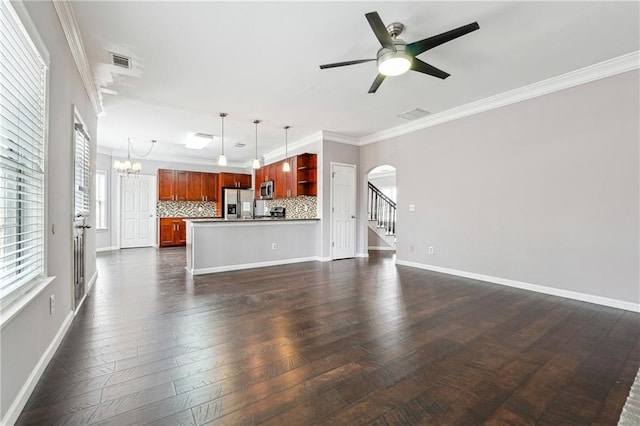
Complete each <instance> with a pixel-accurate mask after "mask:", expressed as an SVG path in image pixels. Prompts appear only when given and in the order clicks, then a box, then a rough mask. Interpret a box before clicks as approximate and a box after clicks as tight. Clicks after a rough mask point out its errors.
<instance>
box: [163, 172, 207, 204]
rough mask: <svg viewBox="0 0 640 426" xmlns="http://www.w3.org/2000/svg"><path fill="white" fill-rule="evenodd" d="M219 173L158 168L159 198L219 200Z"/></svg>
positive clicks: (166, 199) (168, 199) (167, 199)
mask: <svg viewBox="0 0 640 426" xmlns="http://www.w3.org/2000/svg"><path fill="white" fill-rule="evenodd" d="M217 195H218V174H217V173H202V172H187V171H183V170H167V169H159V170H158V200H163V201H217Z"/></svg>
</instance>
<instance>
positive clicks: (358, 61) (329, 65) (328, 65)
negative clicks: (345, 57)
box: [320, 59, 375, 70]
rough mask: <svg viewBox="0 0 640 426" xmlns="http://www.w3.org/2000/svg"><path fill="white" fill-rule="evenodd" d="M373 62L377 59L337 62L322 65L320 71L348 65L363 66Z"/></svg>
mask: <svg viewBox="0 0 640 426" xmlns="http://www.w3.org/2000/svg"><path fill="white" fill-rule="evenodd" d="M371 61H375V59H356V60H355V61H346V62H336V63H335V64H325V65H320V69H321V70H323V69H326V68H335V67H345V66H347V65H356V64H361V63H363V62H371Z"/></svg>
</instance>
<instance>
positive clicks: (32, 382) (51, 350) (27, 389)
mask: <svg viewBox="0 0 640 426" xmlns="http://www.w3.org/2000/svg"><path fill="white" fill-rule="evenodd" d="M72 321H73V312H69V314H68V315H67V317H66V318H65V319H64V321H63V322H62V325H61V326H60V329H59V330H58V333H56V335H55V337H54V338H53V340H52V341H51V343H50V344H49V347H48V348H47V350H46V351H45V352H44V354H42V357H41V358H40V361H38V364H36V366H35V368H34V369H33V371H32V372H31V374H29V377H28V378H27V381H26V382H25V383H24V385H23V386H22V389H20V392H18V395H16V398H15V399H14V400H13V403H11V406H10V407H9V409H8V410H7V413H6V414H5V416H4V418H2V420H1V421H0V424H2V425H12V424H15V422H16V421H17V420H18V417H20V413H22V409H23V408H24V406H25V405H26V404H27V401H28V400H29V397H30V396H31V393H32V392H33V389H34V388H35V387H36V385H37V384H38V380H40V377H42V373H44V370H45V368H47V365H49V362H50V361H51V359H52V358H53V355H54V354H55V353H56V351H57V350H58V347H59V346H60V343H61V342H62V339H63V338H64V336H65V335H66V334H67V331H68V330H69V327H70V326H71V322H72Z"/></svg>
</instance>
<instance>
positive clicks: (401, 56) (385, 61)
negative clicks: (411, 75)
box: [378, 49, 411, 77]
mask: <svg viewBox="0 0 640 426" xmlns="http://www.w3.org/2000/svg"><path fill="white" fill-rule="evenodd" d="M382 50H387V49H382ZM381 53H382V54H380V55H378V72H380V74H383V75H386V76H388V77H392V76H396V75H400V74H404V73H405V72H407V71H409V69H410V68H411V56H410V55H409V54H408V53H406V52H405V51H404V50H400V49H398V51H397V52H394V51H392V50H389V51H387V52H381Z"/></svg>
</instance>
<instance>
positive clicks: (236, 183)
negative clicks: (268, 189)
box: [218, 173, 251, 189]
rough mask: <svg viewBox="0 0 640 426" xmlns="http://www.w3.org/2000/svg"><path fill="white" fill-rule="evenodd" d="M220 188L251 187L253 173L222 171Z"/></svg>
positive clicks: (219, 177)
mask: <svg viewBox="0 0 640 426" xmlns="http://www.w3.org/2000/svg"><path fill="white" fill-rule="evenodd" d="M218 179H219V182H220V188H241V189H248V188H251V175H247V174H243V173H220V174H219V175H218Z"/></svg>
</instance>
